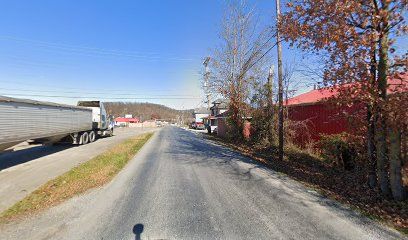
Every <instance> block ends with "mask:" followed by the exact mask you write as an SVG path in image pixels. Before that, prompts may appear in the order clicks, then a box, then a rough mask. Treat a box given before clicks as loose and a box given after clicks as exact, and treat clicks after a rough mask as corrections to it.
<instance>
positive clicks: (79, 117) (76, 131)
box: [0, 96, 113, 152]
mask: <svg viewBox="0 0 408 240" xmlns="http://www.w3.org/2000/svg"><path fill="white" fill-rule="evenodd" d="M111 120H112V119H110V118H109V117H108V116H107V113H106V110H105V107H104V105H103V103H102V102H100V101H80V102H78V106H70V105H65V104H57V103H52V102H40V101H34V100H28V99H17V98H10V97H3V96H0V152H1V151H3V150H5V149H7V148H10V147H12V146H14V145H17V144H19V143H21V142H24V141H28V140H30V143H35V144H53V143H57V142H62V141H64V142H67V141H68V142H70V143H72V144H77V145H81V144H87V143H90V142H94V141H95V140H96V139H97V138H98V137H104V136H112V135H113V125H112V124H111Z"/></svg>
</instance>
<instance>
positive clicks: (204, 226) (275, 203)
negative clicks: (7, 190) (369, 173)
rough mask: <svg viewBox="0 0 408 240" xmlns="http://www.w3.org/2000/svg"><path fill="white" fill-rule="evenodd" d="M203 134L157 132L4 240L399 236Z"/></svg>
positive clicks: (5, 233)
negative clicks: (115, 171)
mask: <svg viewBox="0 0 408 240" xmlns="http://www.w3.org/2000/svg"><path fill="white" fill-rule="evenodd" d="M400 238H402V236H401V235H400V234H398V233H397V232H396V231H394V230H390V229H387V228H385V227H383V226H380V225H379V224H376V223H374V222H372V221H371V220H368V219H366V218H364V217H361V216H359V215H358V214H356V213H355V212H353V211H351V210H349V209H347V208H345V207H342V206H341V205H340V204H337V203H336V202H333V201H330V200H327V199H325V198H322V197H321V196H319V194H317V193H316V192H314V191H312V190H310V189H307V188H305V187H304V186H303V185H301V184H299V183H297V182H295V181H293V180H291V179H289V178H287V177H285V176H282V175H281V174H278V173H275V172H273V171H271V170H268V169H264V168H263V167H262V166H259V165H257V164H256V163H255V162H252V161H251V160H250V159H248V158H246V157H243V156H241V155H240V154H238V153H236V152H233V151H230V150H228V149H227V148H224V147H221V146H219V145H217V144H215V143H213V142H210V141H209V140H205V139H204V138H203V137H202V136H201V134H199V133H193V132H191V131H187V130H183V129H180V128H176V127H166V128H164V129H162V130H161V131H159V132H157V133H156V134H155V136H154V137H153V138H152V139H151V140H150V141H149V142H148V143H147V144H146V145H145V147H144V148H143V149H142V150H141V151H140V152H139V154H138V155H137V156H136V157H135V158H134V159H133V160H132V161H131V162H130V163H129V164H128V165H127V167H126V168H125V169H124V170H123V171H122V172H121V173H120V174H119V175H118V176H117V177H115V179H114V180H113V181H112V182H111V183H109V184H108V185H106V186H104V187H102V188H99V189H96V190H92V191H90V192H88V193H87V194H85V195H83V196H80V197H76V198H73V199H71V200H69V201H67V202H65V203H63V204H62V205H60V206H57V207H54V208H52V209H50V210H49V211H46V212H44V213H42V214H40V215H37V216H32V217H30V218H28V219H26V220H23V221H20V222H18V223H10V224H8V225H3V226H1V227H0V239H400Z"/></svg>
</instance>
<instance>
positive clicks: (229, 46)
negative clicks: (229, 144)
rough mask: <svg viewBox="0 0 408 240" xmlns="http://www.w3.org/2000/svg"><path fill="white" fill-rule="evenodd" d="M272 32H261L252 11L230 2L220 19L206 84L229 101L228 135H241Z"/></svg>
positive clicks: (264, 72)
mask: <svg viewBox="0 0 408 240" xmlns="http://www.w3.org/2000/svg"><path fill="white" fill-rule="evenodd" d="M273 31H274V30H272V29H270V28H264V29H261V27H260V26H259V22H258V19H257V18H256V15H255V13H254V9H252V8H249V7H248V5H247V4H246V3H245V2H243V1H240V2H232V3H231V4H230V5H229V8H228V10H227V12H226V14H225V16H224V19H223V22H222V29H221V33H220V39H221V45H220V46H219V47H217V48H216V49H215V51H214V53H213V56H212V58H211V59H212V61H211V70H212V72H211V78H210V83H209V85H210V86H211V88H212V90H213V91H214V92H216V93H217V94H220V95H222V96H223V97H224V98H226V99H228V100H229V120H230V123H231V124H230V129H231V133H232V134H233V135H235V137H241V136H242V129H243V119H244V118H245V117H246V114H247V112H248V108H249V103H250V97H251V93H253V89H252V88H251V86H252V84H253V82H254V81H256V80H258V79H261V78H265V76H267V71H268V67H267V64H266V58H265V56H266V55H267V54H268V53H269V51H270V50H271V49H272V47H273V44H272V39H273V35H274V34H273Z"/></svg>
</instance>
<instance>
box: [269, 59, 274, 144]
mask: <svg viewBox="0 0 408 240" xmlns="http://www.w3.org/2000/svg"><path fill="white" fill-rule="evenodd" d="M273 74H274V66H273V65H272V66H271V68H269V75H268V137H269V142H270V143H272V141H273Z"/></svg>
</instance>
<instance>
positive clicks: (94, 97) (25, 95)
mask: <svg viewBox="0 0 408 240" xmlns="http://www.w3.org/2000/svg"><path fill="white" fill-rule="evenodd" d="M0 95H2V96H9V97H14V96H20V97H45V98H71V99H80V98H81V99H83V98H88V99H111V100H158V99H167V100H172V99H174V100H177V99H201V98H200V97H100V96H99V97H97V96H61V95H41V94H19V93H0Z"/></svg>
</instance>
